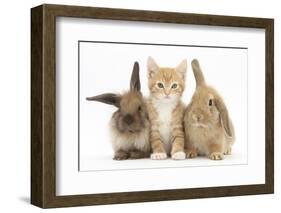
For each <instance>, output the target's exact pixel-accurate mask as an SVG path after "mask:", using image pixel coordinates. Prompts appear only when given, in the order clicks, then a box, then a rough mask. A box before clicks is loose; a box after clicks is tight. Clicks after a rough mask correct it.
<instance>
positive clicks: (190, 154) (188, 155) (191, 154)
mask: <svg viewBox="0 0 281 213" xmlns="http://www.w3.org/2000/svg"><path fill="white" fill-rule="evenodd" d="M196 157H197V152H196V151H194V150H186V158H196Z"/></svg>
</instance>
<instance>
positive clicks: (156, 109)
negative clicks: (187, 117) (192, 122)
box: [147, 57, 187, 160]
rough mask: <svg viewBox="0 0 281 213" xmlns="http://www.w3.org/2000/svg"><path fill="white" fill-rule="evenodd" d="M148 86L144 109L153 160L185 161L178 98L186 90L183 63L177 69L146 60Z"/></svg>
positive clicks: (181, 116)
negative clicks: (148, 120)
mask: <svg viewBox="0 0 281 213" xmlns="http://www.w3.org/2000/svg"><path fill="white" fill-rule="evenodd" d="M147 68H148V86H149V90H150V96H149V98H148V100H147V109H148V114H149V119H150V122H151V127H150V143H151V148H152V154H151V158H152V159H159V160H160V159H165V158H167V157H168V156H171V157H172V158H173V159H175V160H181V159H185V152H184V131H183V116H184V105H183V103H182V102H181V96H182V93H183V92H184V89H185V74H186V68H187V62H186V60H183V61H182V62H181V63H180V64H179V65H178V66H177V67H176V68H167V67H159V66H158V65H157V63H156V62H155V61H154V59H153V58H151V57H149V58H148V62H147Z"/></svg>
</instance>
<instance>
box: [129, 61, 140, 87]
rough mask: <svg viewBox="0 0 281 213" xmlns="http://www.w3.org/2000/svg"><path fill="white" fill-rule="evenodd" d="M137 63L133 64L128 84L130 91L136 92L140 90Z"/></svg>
mask: <svg viewBox="0 0 281 213" xmlns="http://www.w3.org/2000/svg"><path fill="white" fill-rule="evenodd" d="M139 71H140V67H139V63H138V62H137V61H136V62H135V63H134V68H133V72H132V76H131V82H130V90H131V91H132V90H136V91H140V90H141V84H140V76H139Z"/></svg>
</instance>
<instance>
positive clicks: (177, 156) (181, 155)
mask: <svg viewBox="0 0 281 213" xmlns="http://www.w3.org/2000/svg"><path fill="white" fill-rule="evenodd" d="M185 157H186V155H185V153H184V152H176V153H174V154H172V159H173V160H184V159H185Z"/></svg>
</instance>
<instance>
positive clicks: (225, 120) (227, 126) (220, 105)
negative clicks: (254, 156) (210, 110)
mask: <svg viewBox="0 0 281 213" xmlns="http://www.w3.org/2000/svg"><path fill="white" fill-rule="evenodd" d="M215 105H216V107H217V109H218V111H219V113H220V120H221V124H222V126H223V128H224V131H225V132H226V134H227V135H228V136H229V137H232V136H233V132H232V129H231V123H230V119H229V115H228V111H227V108H226V106H225V104H224V102H223V101H222V100H221V98H216V99H215Z"/></svg>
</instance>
